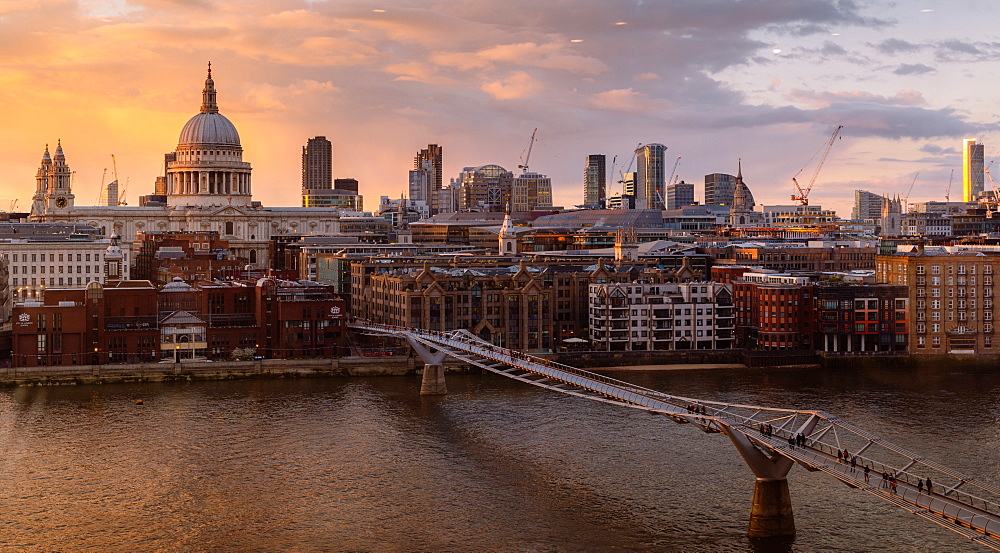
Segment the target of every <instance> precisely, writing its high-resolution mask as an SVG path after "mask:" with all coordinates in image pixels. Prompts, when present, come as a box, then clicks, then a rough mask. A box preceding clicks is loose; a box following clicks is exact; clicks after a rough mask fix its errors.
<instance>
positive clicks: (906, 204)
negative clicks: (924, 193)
mask: <svg viewBox="0 0 1000 553" xmlns="http://www.w3.org/2000/svg"><path fill="white" fill-rule="evenodd" d="M919 176H920V171H917V172H916V173H914V175H913V182H911V183H910V187H909V188H907V189H906V196H903V208H904V209H906V212H907V213H909V211H910V192H913V185H914V184H917V177H919Z"/></svg>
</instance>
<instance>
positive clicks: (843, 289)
mask: <svg viewBox="0 0 1000 553" xmlns="http://www.w3.org/2000/svg"><path fill="white" fill-rule="evenodd" d="M813 293H814V298H813V300H814V302H815V314H816V317H817V318H818V319H819V323H818V326H819V328H818V329H817V334H816V340H815V346H816V349H818V350H820V351H825V352H843V353H863V352H883V353H884V352H906V351H907V347H908V342H909V333H910V328H909V298H908V295H909V294H908V290H907V287H906V286H900V285H894V284H836V283H818V284H817V285H816V286H815V287H814V288H813Z"/></svg>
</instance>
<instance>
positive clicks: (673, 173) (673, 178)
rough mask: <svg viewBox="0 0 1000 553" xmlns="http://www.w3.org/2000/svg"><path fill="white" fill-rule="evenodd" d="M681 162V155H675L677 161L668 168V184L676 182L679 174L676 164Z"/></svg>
mask: <svg viewBox="0 0 1000 553" xmlns="http://www.w3.org/2000/svg"><path fill="white" fill-rule="evenodd" d="M680 163H681V156H677V161H675V162H674V168H673V169H671V170H670V180H668V181H667V183H668V184H677V180H678V179H679V178H680V175H678V174H677V166H678V165H680Z"/></svg>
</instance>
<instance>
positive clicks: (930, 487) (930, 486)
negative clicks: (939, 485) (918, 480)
mask: <svg viewBox="0 0 1000 553" xmlns="http://www.w3.org/2000/svg"><path fill="white" fill-rule="evenodd" d="M927 493H934V484H932V483H931V478H930V476H928V477H927Z"/></svg>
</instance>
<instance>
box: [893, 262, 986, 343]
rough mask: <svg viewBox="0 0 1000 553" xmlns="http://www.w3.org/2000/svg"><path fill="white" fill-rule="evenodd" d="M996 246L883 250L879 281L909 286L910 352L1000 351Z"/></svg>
mask: <svg viewBox="0 0 1000 553" xmlns="http://www.w3.org/2000/svg"><path fill="white" fill-rule="evenodd" d="M995 250H996V247H993V248H990V247H986V248H982V249H975V248H973V247H970V246H964V247H957V246H942V247H927V248H925V247H923V246H922V245H918V246H916V247H914V248H911V249H910V251H907V252H899V253H896V254H894V255H879V256H878V257H877V258H876V260H875V277H876V279H877V280H878V282H886V283H890V284H896V285H900V286H905V287H906V288H907V290H908V292H909V295H908V298H907V300H908V305H909V306H910V307H911V315H912V316H911V317H910V320H911V326H912V329H913V330H912V332H911V334H910V339H909V351H910V353H913V354H917V355H926V354H938V355H941V354H950V355H970V356H971V355H984V354H997V353H1000V350H998V348H997V343H996V342H995V341H994V335H995V334H994V326H993V325H994V319H995V317H994V314H995V312H996V311H995V304H994V302H995V301H996V292H997V288H996V284H997V280H995V279H996V272H995V270H994V267H996V266H997V264H998V262H1000V252H997V251H995Z"/></svg>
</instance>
